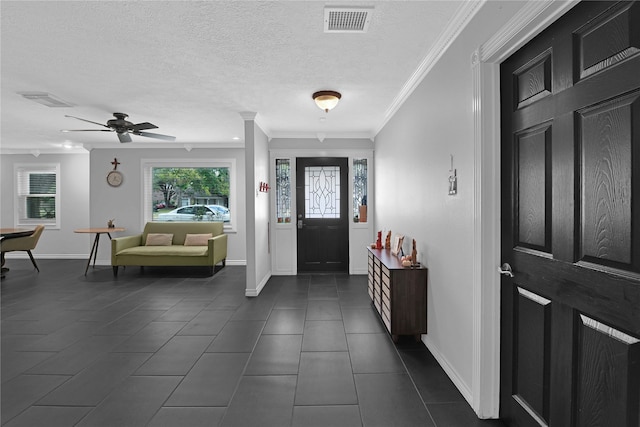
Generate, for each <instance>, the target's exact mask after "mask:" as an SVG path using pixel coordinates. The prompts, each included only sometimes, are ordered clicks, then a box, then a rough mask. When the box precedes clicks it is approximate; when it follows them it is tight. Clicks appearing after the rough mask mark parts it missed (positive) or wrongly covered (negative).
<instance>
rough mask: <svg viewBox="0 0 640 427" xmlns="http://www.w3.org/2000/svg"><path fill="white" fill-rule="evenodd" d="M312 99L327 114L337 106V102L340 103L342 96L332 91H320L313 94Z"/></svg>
mask: <svg viewBox="0 0 640 427" xmlns="http://www.w3.org/2000/svg"><path fill="white" fill-rule="evenodd" d="M312 98H313V100H314V101H315V102H316V105H317V106H318V107H319V108H320V109H321V110H324V112H325V113H328V112H329V110H332V109H333V108H334V107H335V106H336V105H338V101H340V98H342V95H341V94H340V92H336V91H334V90H321V91H318V92H316V93H314V94H313V95H312Z"/></svg>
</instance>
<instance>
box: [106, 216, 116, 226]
mask: <svg viewBox="0 0 640 427" xmlns="http://www.w3.org/2000/svg"><path fill="white" fill-rule="evenodd" d="M115 220H116V219H115V218H113V219H110V220H108V221H107V227H109V228H115V227H116V225H115V224H114V223H113V221H115Z"/></svg>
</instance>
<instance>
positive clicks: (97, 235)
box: [93, 233, 100, 268]
mask: <svg viewBox="0 0 640 427" xmlns="http://www.w3.org/2000/svg"><path fill="white" fill-rule="evenodd" d="M99 245H100V233H96V250H95V252H94V253H93V268H96V258H98V247H99Z"/></svg>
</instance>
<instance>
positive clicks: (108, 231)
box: [73, 227, 124, 276]
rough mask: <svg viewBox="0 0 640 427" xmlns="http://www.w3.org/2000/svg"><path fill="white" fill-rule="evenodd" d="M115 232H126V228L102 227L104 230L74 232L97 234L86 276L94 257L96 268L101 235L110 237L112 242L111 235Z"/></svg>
mask: <svg viewBox="0 0 640 427" xmlns="http://www.w3.org/2000/svg"><path fill="white" fill-rule="evenodd" d="M114 231H124V228H121V227H112V228H108V227H102V228H79V229H77V230H73V232H74V233H95V234H96V237H95V239H93V246H92V247H91V253H89V260H88V261H87V268H85V269H84V275H85V276H86V275H87V271H88V270H89V265H90V264H91V258H92V257H93V268H96V258H97V257H98V244H99V243H100V235H101V234H103V233H104V234H106V235H107V236H109V240H111V234H110V233H112V232H114Z"/></svg>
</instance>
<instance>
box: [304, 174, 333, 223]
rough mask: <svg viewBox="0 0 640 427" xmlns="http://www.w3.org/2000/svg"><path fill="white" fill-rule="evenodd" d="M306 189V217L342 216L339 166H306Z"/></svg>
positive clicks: (326, 217)
mask: <svg viewBox="0 0 640 427" xmlns="http://www.w3.org/2000/svg"><path fill="white" fill-rule="evenodd" d="M304 190H305V204H304V207H305V217H306V218H325V219H329V218H340V167H339V166H307V167H305V171H304Z"/></svg>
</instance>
